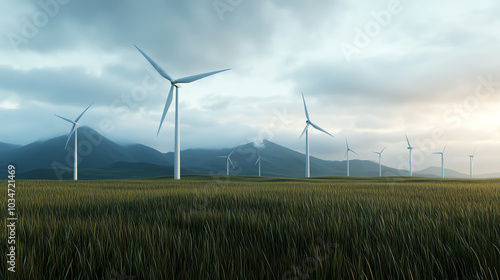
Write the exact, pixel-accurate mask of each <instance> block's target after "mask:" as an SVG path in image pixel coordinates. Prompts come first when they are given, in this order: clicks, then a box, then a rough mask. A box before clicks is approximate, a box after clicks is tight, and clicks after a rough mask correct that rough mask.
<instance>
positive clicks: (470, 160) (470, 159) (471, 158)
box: [469, 147, 477, 179]
mask: <svg viewBox="0 0 500 280" xmlns="http://www.w3.org/2000/svg"><path fill="white" fill-rule="evenodd" d="M476 149H477V147H476V148H474V152H473V153H472V155H470V156H469V166H470V178H471V179H472V161H473V160H474V155H475V154H476Z"/></svg>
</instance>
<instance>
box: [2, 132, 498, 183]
mask: <svg viewBox="0 0 500 280" xmlns="http://www.w3.org/2000/svg"><path fill="white" fill-rule="evenodd" d="M66 140H67V135H63V136H59V137H55V138H52V139H49V140H46V141H39V142H34V143H31V144H28V145H25V146H18V145H14V144H6V143H0V163H1V164H2V165H3V166H6V165H8V164H14V165H15V166H16V170H17V173H18V179H72V176H73V160H74V157H73V156H74V150H73V148H74V147H73V145H74V136H72V137H71V138H70V142H69V144H68V147H67V148H66V149H64V145H65V143H66ZM233 150H234V153H233V155H232V156H231V159H232V162H233V164H234V168H233V167H231V168H230V173H231V175H250V176H252V175H255V176H257V175H258V166H257V165H256V164H255V163H256V160H257V158H258V154H260V155H261V156H262V157H264V159H265V160H263V161H262V163H261V168H262V176H271V177H298V178H301V177H304V168H305V155H304V154H302V153H299V152H297V151H294V150H291V149H289V148H286V147H283V146H280V145H278V144H276V143H273V142H270V141H267V140H264V142H263V145H262V146H261V147H255V145H254V144H253V143H248V144H245V145H240V146H237V147H235V148H228V149H187V150H183V151H181V173H182V174H214V175H225V174H226V159H225V158H220V157H219V156H227V155H229V154H230V153H231V152H232V151H233ZM173 158H174V154H173V152H169V153H161V152H159V151H157V150H155V149H152V148H150V147H147V146H144V145H141V144H134V145H119V144H116V143H114V142H113V141H110V140H109V139H107V138H105V137H103V136H102V135H100V134H99V133H98V132H97V131H95V130H93V129H92V128H89V127H85V126H84V127H81V128H79V129H78V161H79V163H78V167H79V168H78V171H79V172H78V173H79V178H80V179H128V178H144V177H156V176H168V175H173ZM310 161H311V176H312V177H320V176H345V174H346V162H345V161H327V160H322V159H318V158H315V157H311V158H310ZM378 168H379V166H378V163H377V162H374V161H368V160H351V161H350V174H351V176H354V177H375V176H378V170H379V169H378ZM407 174H408V171H406V170H398V169H394V168H391V167H387V166H382V175H383V176H406V175H407ZM440 174H441V168H439V167H429V168H427V169H424V170H421V171H419V172H415V175H416V176H422V177H439V176H440ZM445 174H446V177H447V178H467V177H468V175H466V174H462V173H459V172H455V171H453V170H448V169H447V170H445ZM484 176H489V177H500V174H489V175H484ZM478 177H479V176H478Z"/></svg>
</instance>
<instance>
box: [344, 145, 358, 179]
mask: <svg viewBox="0 0 500 280" xmlns="http://www.w3.org/2000/svg"><path fill="white" fill-rule="evenodd" d="M345 146H346V148H347V150H346V152H345V156H346V157H347V177H349V152H352V153H355V154H356V155H357V154H358V153H356V152H355V151H353V150H351V149H350V148H349V143H348V142H347V138H346V139H345Z"/></svg>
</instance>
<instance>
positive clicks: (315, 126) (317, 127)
mask: <svg viewBox="0 0 500 280" xmlns="http://www.w3.org/2000/svg"><path fill="white" fill-rule="evenodd" d="M309 123H310V124H311V125H312V127H314V128H316V129H317V130H319V131H322V132H324V133H326V134H328V135H330V136H331V137H333V135H331V134H330V133H328V132H326V130H324V129H322V128H321V127H319V126H317V125H315V124H313V123H312V122H311V121H309ZM333 138H335V137H333Z"/></svg>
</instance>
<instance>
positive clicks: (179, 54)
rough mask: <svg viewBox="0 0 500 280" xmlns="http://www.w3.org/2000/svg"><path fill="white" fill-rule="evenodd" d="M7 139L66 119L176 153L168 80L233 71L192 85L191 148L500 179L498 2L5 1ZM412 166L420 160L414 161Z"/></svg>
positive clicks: (44, 133) (185, 130) (33, 137)
mask: <svg viewBox="0 0 500 280" xmlns="http://www.w3.org/2000/svg"><path fill="white" fill-rule="evenodd" d="M0 11H1V12H0V25H1V26H2V32H3V35H2V37H1V38H0V120H1V123H2V126H1V127H2V129H1V130H0V142H6V143H15V144H28V143H30V142H33V141H37V140H42V139H48V138H51V137H54V136H59V135H63V134H67V133H68V132H69V130H70V126H69V125H68V124H67V123H65V122H64V121H62V120H60V119H58V118H57V117H55V116H54V114H59V115H61V116H64V117H67V118H70V119H73V118H76V117H77V116H78V115H79V114H80V112H81V111H83V110H84V109H85V108H86V107H87V106H88V105H89V104H90V103H91V102H94V101H95V104H94V105H93V106H92V107H91V109H89V111H88V112H87V113H86V115H85V116H84V117H83V118H82V119H81V121H80V123H81V124H82V125H88V126H90V127H92V128H94V129H96V130H98V131H100V132H101V133H102V134H103V135H104V136H105V137H107V138H109V139H111V140H113V141H116V142H119V143H141V144H144V145H148V146H151V147H153V148H156V149H158V150H160V151H162V152H167V151H172V150H173V145H174V144H173V143H174V137H173V134H174V110H173V106H172V107H171V108H170V110H169V112H168V114H167V117H166V119H165V123H164V124H163V127H162V131H161V132H160V135H159V136H158V137H156V132H157V129H158V125H159V121H160V118H161V114H162V111H163V106H164V104H165V100H166V97H167V93H168V89H169V86H170V85H169V84H168V83H167V82H166V81H164V80H162V79H160V76H159V75H158V74H157V73H156V72H154V70H152V68H151V66H150V65H149V63H148V62H147V61H146V60H145V59H144V57H142V55H141V54H140V53H139V52H138V51H137V50H136V49H135V48H134V46H133V45H134V44H136V45H137V46H139V47H140V48H141V49H142V50H143V51H144V52H145V53H147V54H148V55H149V56H150V57H152V58H153V59H155V60H156V62H158V63H159V64H160V65H161V66H162V67H163V68H164V69H165V70H166V71H167V73H168V74H170V76H172V77H173V78H181V77H184V76H189V75H194V74H199V73H204V72H209V71H215V70H219V69H225V68H231V69H232V70H231V71H229V72H224V73H221V74H217V75H215V76H212V77H208V78H206V79H202V80H199V81H197V82H195V83H193V84H186V85H183V86H182V88H181V91H180V94H181V96H180V111H179V112H180V122H181V139H182V142H181V143H182V145H181V149H187V148H222V147H234V146H236V145H238V144H241V143H246V142H251V141H256V142H259V139H262V138H266V139H268V140H271V141H273V142H276V143H278V144H281V145H284V146H286V147H290V148H292V149H295V150H297V151H300V152H304V140H301V142H299V143H297V139H298V137H299V136H300V133H301V132H302V130H303V128H304V126H305V115H304V109H303V105H302V99H301V95H300V93H301V91H303V92H304V95H305V98H306V102H307V105H308V109H309V114H310V117H311V120H312V121H313V122H315V123H316V124H317V125H319V126H320V127H322V128H324V129H325V130H327V131H328V132H330V133H331V134H333V135H334V136H335V139H332V138H331V137H329V136H326V135H324V134H322V133H320V132H312V134H311V136H310V141H311V143H310V144H311V156H316V157H319V158H322V159H328V160H343V159H344V154H345V138H346V137H347V138H348V139H349V145H350V148H351V149H353V150H355V151H356V152H357V153H358V154H359V156H354V158H355V159H366V160H374V161H375V160H377V159H378V158H377V155H376V154H374V153H372V151H380V150H381V149H382V148H384V147H385V146H388V148H387V150H386V151H385V152H384V157H383V163H384V164H386V165H388V166H392V167H396V168H405V164H406V165H407V164H408V163H407V158H408V150H407V149H406V146H407V145H406V140H405V137H404V134H405V133H407V134H408V137H409V138H410V141H411V142H412V145H413V146H416V147H420V149H419V151H416V152H414V155H415V158H414V169H415V170H420V169H423V168H426V167H428V166H439V165H440V158H439V156H438V155H432V153H433V152H438V151H440V150H442V149H443V147H444V145H445V144H447V149H446V156H445V162H446V167H447V168H451V169H454V170H456V171H459V172H463V173H466V174H468V170H469V158H468V155H469V154H471V153H472V152H473V150H474V148H475V147H476V146H477V152H476V158H475V172H476V173H478V174H479V173H493V172H500V146H499V142H500V110H499V108H500V68H499V65H500V56H499V55H498V50H499V49H500V33H499V32H498V30H500V18H499V17H498V15H499V14H500V2H498V1H494V0H485V1H476V2H471V1H465V0H459V1H451V0H444V1H439V2H436V1H409V0H401V1H397V0H383V1H381V0H376V1H368V0H353V1H344V0H339V1H315V2H314V4H312V3H309V2H306V1H298V0H287V1H284V0H275V1H249V0H220V1H219V0H216V1H213V0H205V1H200V0H198V1H196V0H187V1H159V0H151V1H149V0H147V1H130V0H128V1H98V0H89V1H78V0H41V1H3V2H1V3H0ZM406 168H407V166H406Z"/></svg>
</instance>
